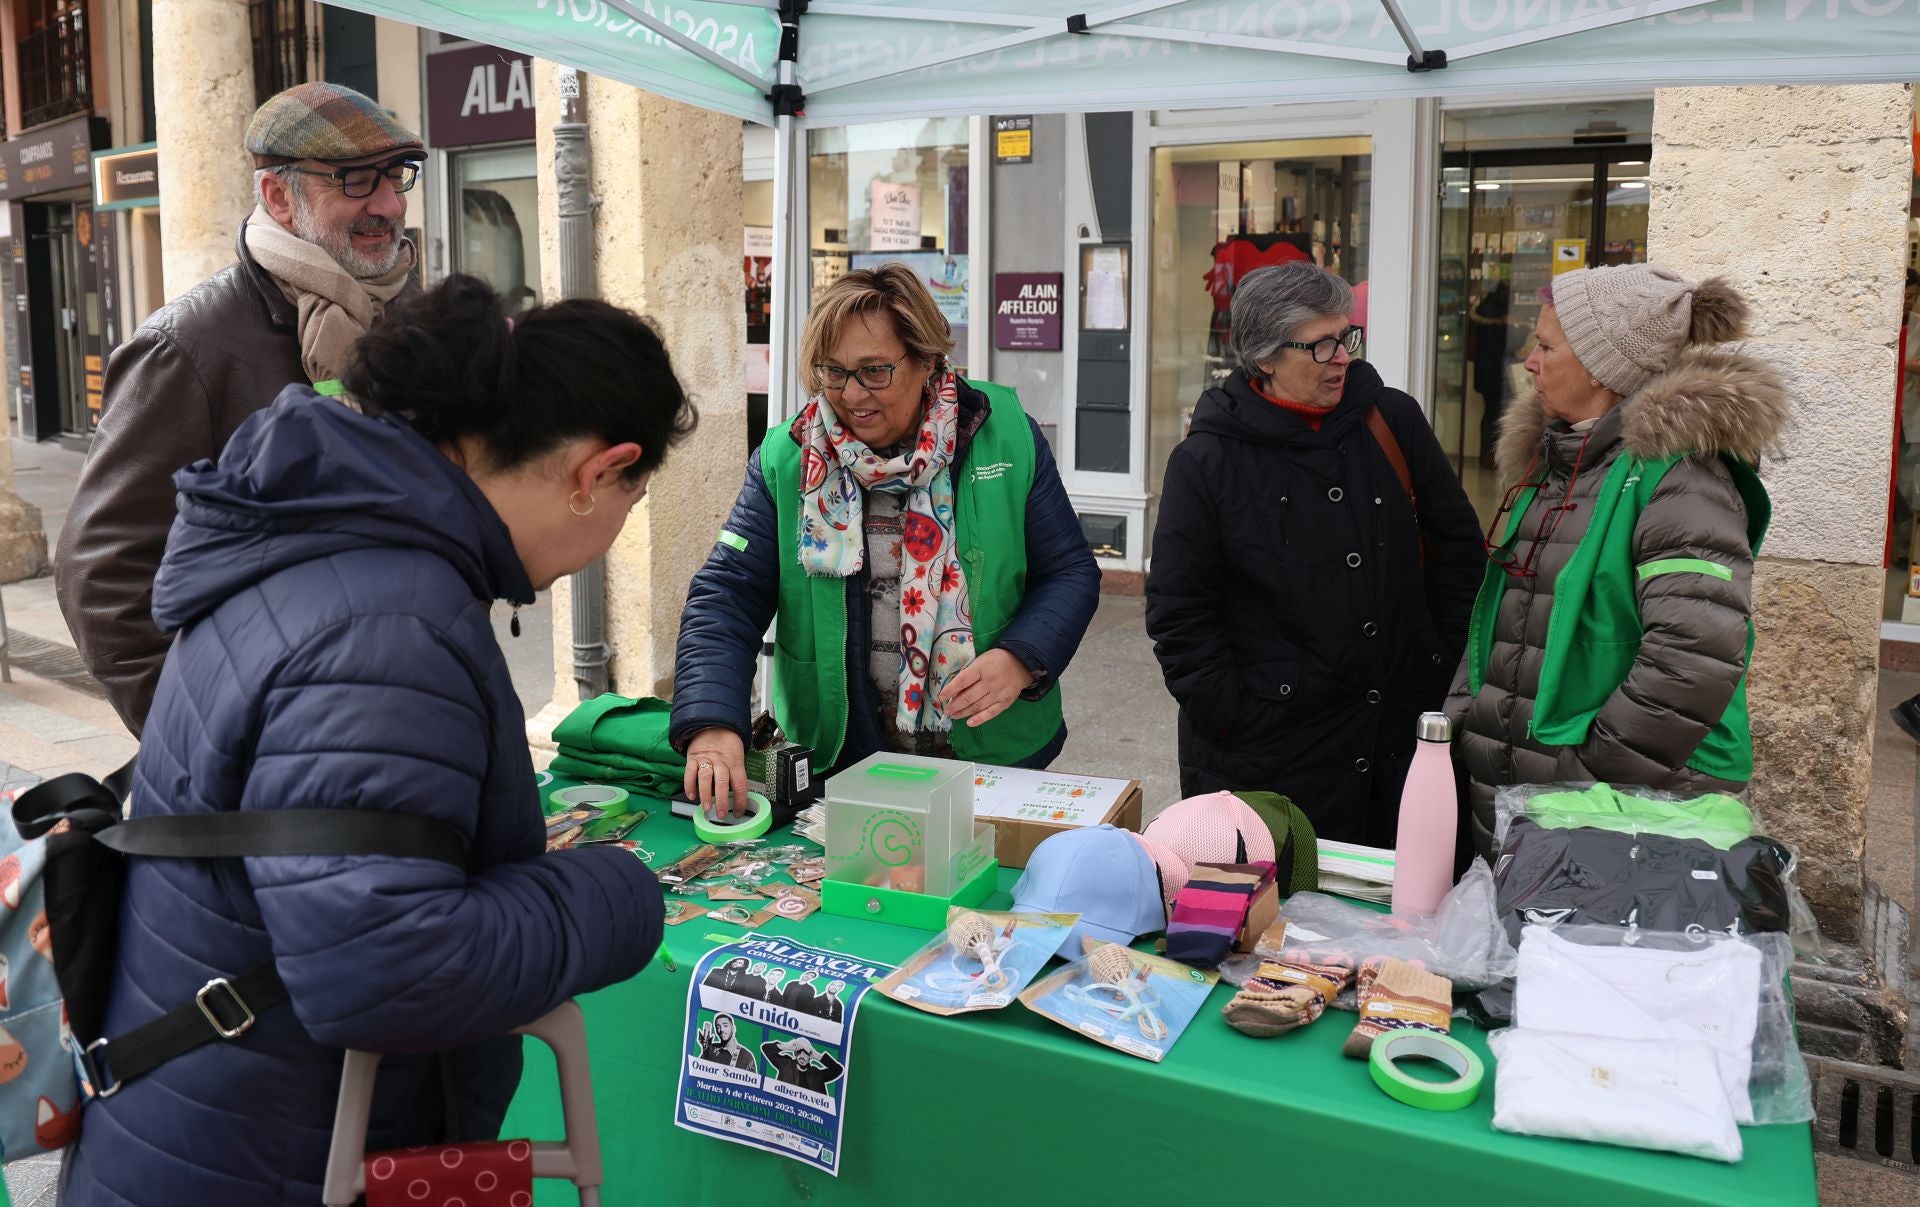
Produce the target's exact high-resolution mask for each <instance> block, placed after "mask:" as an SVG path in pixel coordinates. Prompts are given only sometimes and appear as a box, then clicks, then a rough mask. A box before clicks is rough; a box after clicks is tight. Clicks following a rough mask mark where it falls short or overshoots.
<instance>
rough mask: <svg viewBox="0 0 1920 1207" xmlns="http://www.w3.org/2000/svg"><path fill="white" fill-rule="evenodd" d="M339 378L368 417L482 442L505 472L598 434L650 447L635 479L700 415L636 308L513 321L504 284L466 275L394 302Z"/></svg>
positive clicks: (557, 308)
mask: <svg viewBox="0 0 1920 1207" xmlns="http://www.w3.org/2000/svg"><path fill="white" fill-rule="evenodd" d="M340 381H341V384H342V385H343V386H344V387H345V388H346V390H347V392H348V393H349V394H351V395H352V396H353V398H354V400H355V401H356V402H358V403H359V404H360V406H361V408H362V409H363V410H365V411H366V413H368V414H370V415H392V416H394V417H396V418H399V419H402V420H405V421H406V422H407V423H408V424H409V425H410V426H411V427H412V428H413V429H414V430H415V431H417V432H419V433H420V434H421V435H422V436H425V437H426V438H427V439H429V440H432V441H434V442H435V443H437V444H440V443H453V442H454V441H456V440H458V439H459V438H461V437H470V438H474V439H478V440H479V441H480V442H481V443H482V444H483V445H484V446H485V447H486V449H487V451H488V453H489V454H490V455H491V456H492V459H493V462H494V464H495V465H496V466H498V467H499V468H501V469H511V468H513V467H514V466H517V465H521V464H524V463H525V462H527V461H530V460H532V459H534V458H536V457H539V456H541V455H543V454H545V453H548V452H550V451H552V450H553V449H555V448H558V447H559V446H560V445H562V444H564V443H566V442H567V441H569V440H573V439H576V438H578V437H582V436H597V437H599V438H600V439H602V440H605V441H607V442H608V443H609V444H621V443H625V442H626V441H632V442H634V443H635V444H638V445H639V446H640V450H641V452H640V459H639V460H638V461H637V462H635V463H634V464H633V465H632V466H630V467H629V468H628V469H627V470H626V472H625V474H624V475H623V476H624V477H625V478H626V479H627V480H628V481H632V480H634V479H637V478H638V477H640V475H642V474H645V473H648V472H650V471H652V470H654V469H656V468H658V466H659V465H660V463H661V462H662V461H663V460H665V459H666V455H667V449H668V448H670V447H672V446H673V445H674V444H676V443H678V442H679V441H680V440H682V439H683V438H685V437H686V436H687V434H688V433H690V432H692V431H693V428H694V424H695V423H696V422H697V420H698V415H697V414H696V413H695V411H694V408H693V403H692V401H691V400H690V399H689V398H688V397H687V392H686V389H685V387H683V386H682V385H681V384H680V381H679V379H678V378H676V377H675V376H674V374H673V362H672V360H671V358H669V357H668V355H667V349H666V345H665V344H663V343H662V342H661V340H660V335H659V333H658V332H656V331H655V330H654V329H653V327H652V325H651V324H649V323H648V322H647V320H645V319H643V318H641V317H640V316H639V315H637V314H635V313H633V312H632V311H631V310H623V309H621V308H620V307H618V306H614V305H610V304H608V303H606V302H603V301H600V300H598V299H596V298H568V299H567V300H565V301H560V302H554V303H551V304H549V305H545V306H536V307H534V308H532V309H530V310H527V311H525V312H523V313H521V314H520V315H518V316H516V317H515V318H514V319H513V321H512V323H511V325H509V323H508V320H507V305H506V302H505V300H504V299H503V298H502V297H501V296H500V295H499V294H498V293H496V292H495V291H494V289H493V287H492V286H490V285H488V284H487V283H486V282H485V281H483V280H481V279H480V278H479V277H474V276H467V275H465V274H460V273H456V274H455V275H453V276H450V277H448V278H447V279H446V280H444V281H442V282H441V283H440V284H438V285H436V286H434V287H433V288H432V289H429V290H427V291H425V292H424V293H421V294H419V295H417V296H414V297H410V298H405V299H402V300H399V301H396V302H394V303H393V304H392V305H390V306H388V307H387V310H386V313H385V314H384V315H383V317H382V319H381V321H380V323H379V324H378V325H377V326H375V327H374V328H373V330H371V331H369V332H368V333H367V334H366V335H364V336H362V337H360V339H359V341H358V342H357V343H355V344H354V346H353V353H352V355H351V356H350V357H349V358H348V364H347V368H346V371H345V372H344V373H342V374H341V375H340Z"/></svg>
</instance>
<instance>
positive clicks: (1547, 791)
mask: <svg viewBox="0 0 1920 1207" xmlns="http://www.w3.org/2000/svg"><path fill="white" fill-rule="evenodd" d="M1494 835H1495V851H1496V852H1497V854H1496V857H1495V863H1494V872H1495V880H1496V881H1497V883H1498V886H1499V902H1498V904H1499V911H1500V915H1501V919H1502V921H1503V922H1504V924H1505V925H1506V927H1507V931H1508V934H1509V935H1510V936H1511V937H1512V938H1513V939H1514V941H1515V942H1518V941H1519V935H1520V930H1521V928H1522V927H1523V926H1527V925H1548V926H1551V925H1559V924H1562V923H1588V924H1599V925H1607V926H1628V925H1637V926H1639V927H1640V928H1641V929H1643V930H1659V931H1688V930H1699V931H1705V932H1714V931H1720V932H1726V933H1737V934H1755V933H1769V932H1778V933H1782V934H1787V935H1790V936H1792V939H1793V944H1794V947H1795V948H1796V950H1797V951H1798V952H1799V953H1800V955H1801V958H1803V959H1814V960H1823V959H1824V954H1823V952H1822V949H1821V944H1820V935H1819V929H1818V927H1817V926H1816V925H1815V924H1814V921H1813V914H1812V911H1810V910H1809V909H1808V908H1807V904H1806V901H1805V899H1804V898H1803V897H1802V896H1801V894H1800V891H1799V889H1798V887H1797V886H1796V885H1795V884H1794V882H1793V871H1794V865H1795V862H1796V857H1795V854H1794V852H1793V849H1792V848H1791V847H1788V846H1787V845H1786V844H1784V843H1781V842H1779V841H1777V840H1775V839H1772V838H1768V837H1766V836H1765V834H1764V833H1763V832H1762V831H1761V829H1760V827H1759V826H1758V824H1757V822H1756V821H1755V819H1754V817H1753V814H1752V812H1751V810H1750V808H1749V807H1748V805H1747V804H1746V803H1745V802H1744V801H1742V800H1741V799H1739V798H1738V797H1734V796H1727V795H1722V794H1709V795H1705V796H1698V797H1692V798H1687V797H1681V796H1677V795H1675V794H1674V793H1670V792H1658V791H1654V790H1652V789H1647V788H1631V789H1623V788H1615V787H1613V786H1611V785H1608V784H1585V785H1571V784H1526V785H1516V786H1511V787H1506V788H1502V789H1501V790H1500V792H1499V794H1498V795H1497V796H1496V797H1495V825H1494Z"/></svg>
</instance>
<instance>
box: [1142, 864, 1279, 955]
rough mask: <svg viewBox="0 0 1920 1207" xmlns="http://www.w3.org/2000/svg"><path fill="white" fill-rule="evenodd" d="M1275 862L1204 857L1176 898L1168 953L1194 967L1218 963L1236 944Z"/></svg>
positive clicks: (1169, 920)
mask: <svg viewBox="0 0 1920 1207" xmlns="http://www.w3.org/2000/svg"><path fill="white" fill-rule="evenodd" d="M1273 874H1274V868H1273V864H1272V863H1258V864H1241V865H1236V866H1233V867H1228V866H1223V865H1220V864H1211V863H1201V864H1196V865H1194V869H1193V878H1192V879H1191V880H1189V881H1187V885H1186V887H1185V888H1183V889H1181V890H1180V892H1179V893H1178V894H1176V895H1175V897H1174V899H1173V915H1172V917H1170V918H1169V919H1168V920H1167V955H1168V956H1170V957H1171V958H1173V959H1176V960H1179V961H1180V962H1181V963H1183V964H1190V965H1192V966H1193V967H1195V968H1217V967H1219V965H1220V961H1222V960H1224V959H1226V958H1227V953H1228V952H1230V951H1232V950H1233V941H1234V939H1235V938H1237V937H1238V936H1239V934H1240V928H1241V926H1243V925H1244V924H1245V923H1246V920H1247V909H1248V907H1249V906H1251V905H1252V904H1253V897H1254V894H1255V893H1258V892H1259V891H1260V890H1261V889H1262V888H1264V887H1265V886H1266V885H1267V883H1268V882H1270V881H1271V880H1272V879H1273Z"/></svg>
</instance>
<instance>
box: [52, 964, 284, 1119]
mask: <svg viewBox="0 0 1920 1207" xmlns="http://www.w3.org/2000/svg"><path fill="white" fill-rule="evenodd" d="M286 1000H287V987H286V985H285V984H284V983H283V982H282V981H281V980H280V974H279V973H278V972H276V971H275V970H274V967H273V961H272V960H268V961H267V962H266V963H264V964H256V965H254V966H253V967H252V968H249V969H247V970H246V971H245V972H243V973H241V974H240V975H239V976H237V977H233V978H231V979H229V978H227V977H219V978H216V979H214V980H212V981H209V982H207V984H206V986H205V987H204V988H202V989H201V990H200V992H199V993H197V994H195V995H194V997H193V1000H192V1001H189V1002H186V1003H185V1004H183V1005H179V1006H175V1007H174V1008H173V1009H171V1010H169V1011H167V1012H166V1013H165V1014H163V1015H161V1016H160V1017H159V1018H156V1019H154V1020H153V1021H152V1022H149V1023H142V1024H141V1025H140V1026H138V1027H135V1028H134V1029H133V1030H131V1031H129V1032H127V1033H126V1034H125V1035H121V1036H117V1037H115V1038H114V1039H112V1040H105V1039H103V1040H100V1041H98V1042H97V1043H94V1044H93V1045H91V1046H90V1047H88V1048H87V1049H86V1051H85V1053H84V1054H83V1055H82V1057H81V1060H82V1063H83V1064H84V1065H85V1066H86V1070H87V1080H88V1081H89V1082H91V1083H92V1085H93V1090H94V1093H96V1094H98V1095H99V1096H101V1097H103V1098H105V1097H110V1096H112V1095H113V1094H115V1093H117V1092H119V1089H120V1087H121V1086H123V1085H125V1084H126V1083H127V1082H129V1081H132V1080H133V1079H134V1078H136V1077H140V1076H142V1075H144V1074H147V1073H151V1072H152V1071H153V1070H155V1069H157V1068H159V1067H160V1066H161V1065H163V1064H165V1063H167V1062H168V1061H169V1060H172V1059H174V1058H175V1057H177V1056H184V1055H186V1054H187V1053H188V1052H191V1051H193V1050H194V1049H195V1048H200V1047H204V1046H206V1045H207V1044H210V1043H213V1042H214V1041H215V1040H220V1039H238V1038H240V1036H242V1035H244V1034H246V1033H247V1031H249V1030H250V1029H252V1027H253V1024H254V1020H255V1019H256V1018H258V1017H259V1016H260V1015H261V1014H263V1013H265V1012H266V1011H267V1010H268V1009H270V1008H271V1007H274V1006H278V1005H279V1004H280V1003H281V1002H284V1001H286Z"/></svg>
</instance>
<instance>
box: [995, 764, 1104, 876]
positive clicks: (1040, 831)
mask: <svg viewBox="0 0 1920 1207" xmlns="http://www.w3.org/2000/svg"><path fill="white" fill-rule="evenodd" d="M976 772H977V774H976V779H977V780H986V779H990V777H992V776H993V775H994V774H995V773H1002V774H1006V773H1005V771H1004V769H1002V768H996V767H986V766H982V767H979V768H977V769H976ZM1016 774H1018V775H1021V776H1042V777H1045V778H1047V779H1049V780H1057V781H1063V782H1066V783H1067V784H1068V785H1069V786H1070V784H1071V781H1076V780H1078V781H1083V782H1084V781H1085V780H1086V778H1087V777H1084V776H1067V775H1052V774H1051V773H1047V772H1019V773H1016ZM1109 782H1116V783H1117V782H1119V781H1109ZM1125 784H1126V787H1125V788H1124V789H1122V790H1121V791H1120V792H1119V793H1118V794H1117V795H1115V797H1114V799H1113V800H1112V802H1111V803H1110V804H1109V805H1108V806H1107V807H1106V808H1105V809H1104V810H1101V811H1100V812H1099V814H1098V815H1093V814H1089V815H1088V817H1090V818H1091V820H1085V821H1083V823H1082V826H1067V825H1061V824H1059V823H1058V822H1055V821H1049V820H1046V819H1045V818H1043V817H1040V816H1032V815H1031V814H1034V813H1037V812H1044V806H1036V805H1029V806H1027V807H1025V808H1022V809H1013V810H1008V811H1007V812H1005V813H1000V812H986V811H983V805H984V806H985V808H986V809H995V808H996V806H995V804H994V803H992V802H990V801H988V800H985V799H983V798H982V797H980V796H976V799H975V802H974V817H975V818H976V819H978V820H980V821H984V822H988V823H990V824H991V825H992V826H993V828H994V831H995V833H994V848H993V850H994V857H995V858H997V859H998V860H999V861H1000V866H1001V867H1008V868H1024V867H1026V866H1027V857H1028V856H1030V855H1032V854H1033V848H1035V847H1037V846H1039V845H1040V844H1041V843H1043V842H1045V841H1046V840H1047V839H1049V838H1051V837H1053V836H1054V835H1055V834H1058V833H1060V832H1061V831H1063V830H1071V829H1080V828H1083V827H1084V826H1086V825H1102V824H1106V825H1115V826H1119V827H1120V828H1121V829H1123V830H1132V831H1134V832H1135V833H1139V831H1140V810H1141V799H1142V798H1141V793H1140V781H1139V780H1127V781H1125ZM977 791H978V789H976V792H977ZM1031 799H1032V800H1034V801H1044V800H1045V797H1034V798H1031ZM1071 799H1072V798H1071V796H1063V797H1062V804H1063V805H1065V804H1067V803H1068V802H1070V801H1071ZM1065 811H1066V810H1065V809H1064V808H1063V809H1062V810H1059V812H1062V813H1064V812H1065Z"/></svg>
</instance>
